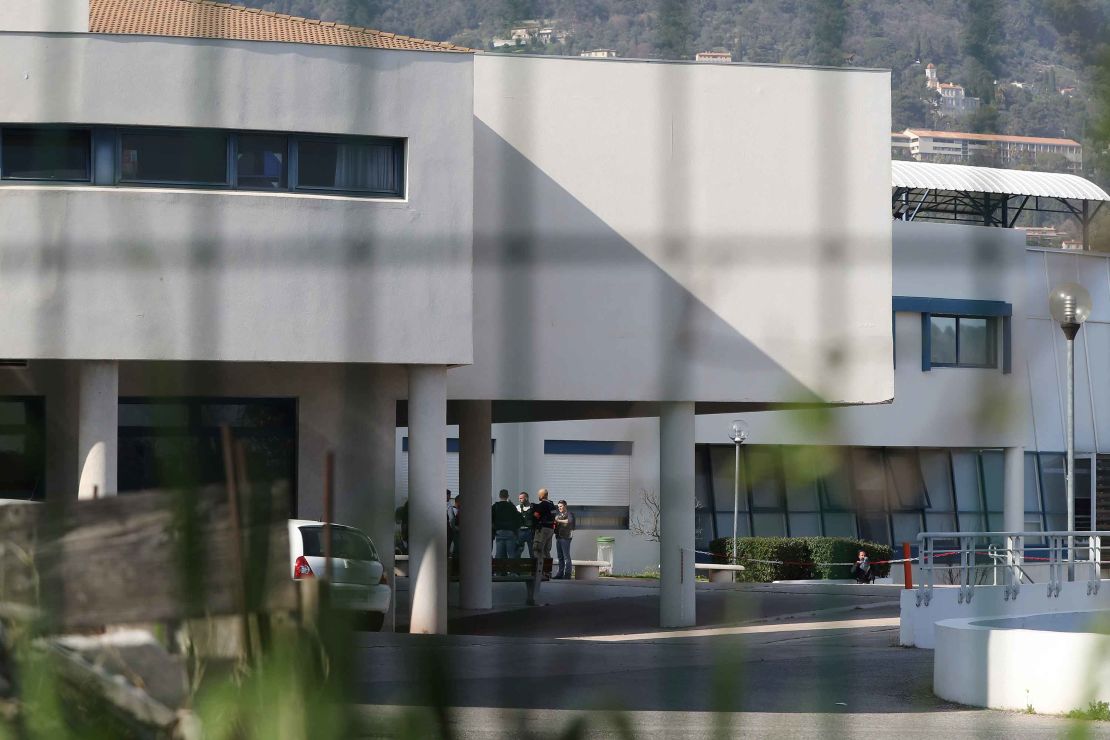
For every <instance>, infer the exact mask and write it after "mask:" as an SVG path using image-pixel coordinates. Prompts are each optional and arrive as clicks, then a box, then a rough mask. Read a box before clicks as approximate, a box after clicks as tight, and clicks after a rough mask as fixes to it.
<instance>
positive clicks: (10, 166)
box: [0, 127, 92, 182]
mask: <svg viewBox="0 0 1110 740" xmlns="http://www.w3.org/2000/svg"><path fill="white" fill-rule="evenodd" d="M91 158H92V135H91V132H90V131H89V130H88V129H80V128H55V127H47V128H18V127H6V128H4V130H3V131H2V132H0V176H2V177H3V179H5V180H46V181H52V182H54V181H56V182H89V181H90V180H91V179H92V167H91V165H90V161H91Z"/></svg>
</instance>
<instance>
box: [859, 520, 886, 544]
mask: <svg viewBox="0 0 1110 740" xmlns="http://www.w3.org/2000/svg"><path fill="white" fill-rule="evenodd" d="M856 518H857V519H858V520H859V536H860V539H864V540H871V541H872V542H883V543H886V542H890V541H891V540H890V524H889V522H888V521H887V518H886V514H860V515H859V516H857V517H856Z"/></svg>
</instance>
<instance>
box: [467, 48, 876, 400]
mask: <svg viewBox="0 0 1110 740" xmlns="http://www.w3.org/2000/svg"><path fill="white" fill-rule="evenodd" d="M474 65H475V94H474V112H475V167H476V172H475V189H474V193H475V331H476V334H475V364H474V365H473V366H471V367H469V368H462V369H458V370H455V371H453V372H452V373H451V377H450V379H449V382H450V391H451V395H452V397H455V398H493V399H523V398H540V399H551V400H622V401H637V400H699V401H731V402H744V401H750V402H768V401H779V402H781V401H797V400H801V399H803V398H804V399H814V398H820V399H824V400H828V401H845V402H879V401H884V400H887V399H889V398H891V396H892V395H893V387H892V386H893V382H892V381H893V373H892V368H891V333H890V287H891V267H890V265H891V256H890V216H889V212H888V208H887V205H886V203H887V201H888V199H889V197H890V152H889V140H890V139H889V137H890V133H889V130H888V128H889V117H890V113H889V102H890V101H889V85H888V82H889V80H888V75H887V74H886V73H881V72H873V71H861V70H816V69H802V68H781V67H757V66H743V65H697V64H682V63H650V62H626V61H619V60H590V59H577V58H575V59H569V58H519V57H503V56H496V55H488V56H486V55H479V56H478V57H476V58H475V60H474ZM833 111H835V113H833Z"/></svg>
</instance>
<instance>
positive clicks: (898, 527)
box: [891, 513, 944, 545]
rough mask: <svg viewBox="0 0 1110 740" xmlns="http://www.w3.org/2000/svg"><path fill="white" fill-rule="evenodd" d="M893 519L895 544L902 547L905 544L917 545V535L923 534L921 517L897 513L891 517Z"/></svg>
mask: <svg viewBox="0 0 1110 740" xmlns="http://www.w3.org/2000/svg"><path fill="white" fill-rule="evenodd" d="M891 519H892V520H893V525H894V540H893V542H894V544H895V545H900V544H901V543H903V542H908V543H910V544H911V545H916V544H917V535H918V533H919V532H921V515H920V514H899V513H895V514H892V515H891ZM940 531H944V530H940Z"/></svg>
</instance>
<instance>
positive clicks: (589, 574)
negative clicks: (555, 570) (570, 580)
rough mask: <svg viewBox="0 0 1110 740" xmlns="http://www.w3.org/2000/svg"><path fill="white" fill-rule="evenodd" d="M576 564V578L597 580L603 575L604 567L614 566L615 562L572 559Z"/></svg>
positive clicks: (571, 562)
mask: <svg viewBox="0 0 1110 740" xmlns="http://www.w3.org/2000/svg"><path fill="white" fill-rule="evenodd" d="M570 564H571V565H573V566H574V580H576V581H596V580H597V579H598V578H600V577H601V569H602V568H612V567H613V564H612V563H610V562H608V561H605V560H571V561H570Z"/></svg>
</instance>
